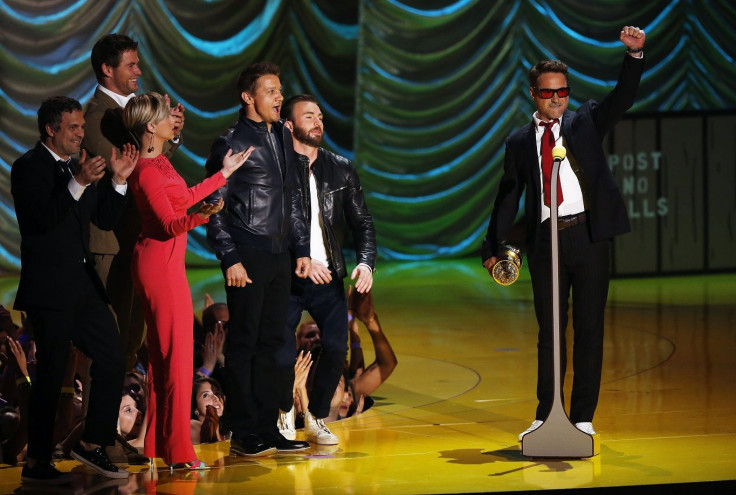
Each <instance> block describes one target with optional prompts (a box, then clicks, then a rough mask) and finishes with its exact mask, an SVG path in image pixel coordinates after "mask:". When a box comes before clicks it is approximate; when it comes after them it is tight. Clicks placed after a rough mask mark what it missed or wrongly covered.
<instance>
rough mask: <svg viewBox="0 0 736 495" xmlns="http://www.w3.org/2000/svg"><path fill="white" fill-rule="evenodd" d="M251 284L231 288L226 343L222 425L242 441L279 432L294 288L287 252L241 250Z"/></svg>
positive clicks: (245, 248) (240, 247) (228, 302)
mask: <svg viewBox="0 0 736 495" xmlns="http://www.w3.org/2000/svg"><path fill="white" fill-rule="evenodd" d="M238 253H239V254H240V257H241V259H242V260H243V266H244V267H245V270H246V271H247V272H248V276H249V277H250V279H251V280H253V283H252V284H250V283H249V284H248V285H247V286H245V287H226V292H227V306H228V310H229V312H230V321H229V323H228V328H229V330H228V334H227V339H226V342H225V351H224V354H225V377H226V379H225V386H226V395H227V407H226V408H225V413H224V417H223V421H224V422H225V423H226V424H227V426H228V428H230V429H231V430H232V432H233V436H234V437H235V438H236V439H237V438H242V437H243V436H245V435H248V434H251V433H254V434H257V435H263V434H266V433H272V432H274V431H277V427H276V421H277V419H278V416H279V385H280V383H281V377H280V376H279V373H280V369H279V367H278V365H277V362H276V354H277V352H278V351H279V349H281V348H282V347H283V345H284V327H285V326H286V311H287V307H288V302H289V288H290V285H291V259H290V258H291V257H290V255H289V253H288V252H284V253H278V254H274V253H267V252H265V251H259V250H256V249H252V248H249V247H246V246H238Z"/></svg>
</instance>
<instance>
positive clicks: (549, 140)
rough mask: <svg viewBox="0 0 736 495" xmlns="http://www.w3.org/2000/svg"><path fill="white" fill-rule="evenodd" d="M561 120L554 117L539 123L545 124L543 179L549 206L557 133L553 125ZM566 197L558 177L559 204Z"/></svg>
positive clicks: (545, 199) (545, 202)
mask: <svg viewBox="0 0 736 495" xmlns="http://www.w3.org/2000/svg"><path fill="white" fill-rule="evenodd" d="M558 122H559V120H557V119H554V120H550V121H549V122H540V123H539V125H541V126H544V134H542V179H544V204H545V206H549V203H550V198H551V191H550V184H549V182H550V178H551V177H552V163H553V162H554V158H552V148H554V147H555V135H554V133H553V132H552V126H554V125H555V124H556V123H558ZM563 201H564V199H563V198H562V185H561V184H560V180H559V177H558V178H557V205H558V206H559V205H561V204H562V202H563Z"/></svg>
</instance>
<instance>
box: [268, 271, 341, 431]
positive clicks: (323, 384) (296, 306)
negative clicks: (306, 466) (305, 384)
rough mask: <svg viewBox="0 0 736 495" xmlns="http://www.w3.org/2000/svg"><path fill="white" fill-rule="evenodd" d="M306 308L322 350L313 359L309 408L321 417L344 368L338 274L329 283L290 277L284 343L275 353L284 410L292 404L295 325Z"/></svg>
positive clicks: (327, 407)
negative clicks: (316, 358) (313, 323)
mask: <svg viewBox="0 0 736 495" xmlns="http://www.w3.org/2000/svg"><path fill="white" fill-rule="evenodd" d="M304 310H306V311H308V312H309V315H310V316H311V317H312V319H314V322H315V323H316V324H317V327H319V329H320V331H321V337H322V352H321V353H320V355H319V359H318V361H317V362H316V363H314V364H312V367H315V366H316V370H315V371H314V382H313V386H312V390H311V392H310V394H309V411H310V412H311V413H312V415H313V416H315V417H316V418H325V417H327V415H328V414H329V412H330V401H331V400H332V396H333V395H334V394H335V389H336V388H337V384H338V383H339V382H340V376H341V375H342V372H343V369H344V368H345V360H346V358H347V342H348V303H347V297H346V296H345V287H344V285H343V281H342V279H341V278H339V277H338V276H337V274H336V273H335V272H334V271H333V272H332V281H331V282H330V283H329V284H315V283H314V282H312V281H311V280H309V279H308V278H307V279H300V278H296V277H292V283H291V296H290V298H289V309H288V312H287V320H286V327H285V329H284V333H285V336H284V339H285V344H284V347H283V348H282V349H281V351H280V352H279V355H278V358H277V360H278V362H279V366H280V367H281V369H282V373H281V376H282V384H281V394H280V400H279V408H280V409H281V410H282V411H288V410H289V409H291V407H292V405H293V404H294V397H293V393H292V390H293V387H294V363H295V361H296V354H297V349H296V329H297V326H298V325H299V321H300V320H301V317H302V311H304Z"/></svg>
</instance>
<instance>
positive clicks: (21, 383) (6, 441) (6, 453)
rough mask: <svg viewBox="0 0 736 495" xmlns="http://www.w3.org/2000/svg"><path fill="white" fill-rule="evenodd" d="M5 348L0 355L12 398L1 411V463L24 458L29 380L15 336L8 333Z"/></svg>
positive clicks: (22, 354)
mask: <svg viewBox="0 0 736 495" xmlns="http://www.w3.org/2000/svg"><path fill="white" fill-rule="evenodd" d="M5 346H6V351H5V353H4V354H3V356H2V358H3V361H4V362H5V363H7V364H6V366H5V373H4V375H3V382H5V381H6V380H5V378H7V377H10V378H11V379H14V385H15V389H16V390H14V391H13V399H14V400H13V402H12V403H8V404H7V405H5V406H4V407H3V408H2V410H1V411H0V429H1V432H0V439H1V441H2V458H1V459H0V461H1V462H2V463H3V464H10V465H15V464H17V463H18V462H21V461H23V460H25V450H26V444H27V441H28V435H27V425H28V398H29V395H30V389H31V380H30V378H29V375H28V368H27V365H26V355H25V351H24V350H23V348H22V347H21V345H20V343H19V342H18V341H17V340H14V339H13V338H12V337H8V339H7V341H6V344H5Z"/></svg>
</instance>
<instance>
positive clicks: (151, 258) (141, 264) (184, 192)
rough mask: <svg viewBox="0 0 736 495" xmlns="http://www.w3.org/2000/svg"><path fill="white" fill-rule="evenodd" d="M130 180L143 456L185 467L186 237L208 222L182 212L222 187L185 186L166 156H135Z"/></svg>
mask: <svg viewBox="0 0 736 495" xmlns="http://www.w3.org/2000/svg"><path fill="white" fill-rule="evenodd" d="M128 180H129V182H130V186H131V190H132V191H133V194H134V195H135V200H136V204H137V205H138V211H139V212H140V214H141V220H142V228H141V235H140V237H139V238H138V241H137V243H136V245H135V250H134V252H133V262H132V265H131V271H132V275H133V281H134V282H135V286H136V290H137V291H138V294H139V295H140V297H141V301H142V304H143V312H144V317H145V319H146V325H147V326H148V330H147V335H146V344H147V346H148V358H149V365H148V411H147V417H148V419H147V430H146V438H145V447H144V454H145V455H146V456H147V457H162V458H163V459H164V461H165V462H166V463H168V464H174V463H180V462H190V461H193V460H194V459H196V455H195V453H194V448H193V447H192V441H191V437H190V421H189V420H190V412H191V411H190V409H191V397H192V376H193V374H194V371H193V363H192V356H193V351H194V343H193V336H192V321H193V318H194V311H193V308H192V294H191V292H190V290H189V283H188V282H187V277H186V272H185V266H184V257H185V253H186V248H187V231H189V230H191V229H193V228H194V227H196V226H198V225H202V224H203V223H206V222H207V220H203V219H202V218H200V217H199V215H197V213H196V212H195V213H191V214H189V215H187V209H189V208H190V207H192V206H193V205H195V204H197V203H199V202H200V201H202V200H203V199H204V198H205V197H207V196H208V195H209V194H211V193H212V192H214V191H215V190H216V189H217V188H218V187H221V186H224V185H225V184H226V181H225V177H224V176H223V175H222V174H221V173H218V174H214V175H213V176H211V177H209V178H208V179H205V180H204V181H202V182H201V183H199V184H197V185H196V186H193V187H190V188H187V185H186V182H184V179H182V178H181V176H180V175H179V174H178V173H177V172H176V171H175V170H174V168H173V167H172V166H171V163H170V162H169V160H168V159H167V158H166V157H165V156H163V155H159V156H157V157H155V158H140V159H139V160H138V164H137V165H136V167H135V170H134V171H133V173H132V174H131V176H130V177H129V179H128Z"/></svg>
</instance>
